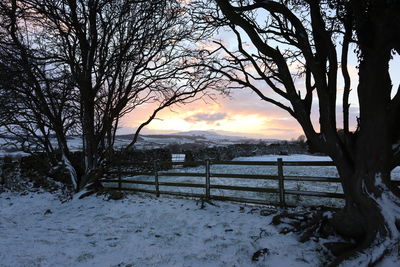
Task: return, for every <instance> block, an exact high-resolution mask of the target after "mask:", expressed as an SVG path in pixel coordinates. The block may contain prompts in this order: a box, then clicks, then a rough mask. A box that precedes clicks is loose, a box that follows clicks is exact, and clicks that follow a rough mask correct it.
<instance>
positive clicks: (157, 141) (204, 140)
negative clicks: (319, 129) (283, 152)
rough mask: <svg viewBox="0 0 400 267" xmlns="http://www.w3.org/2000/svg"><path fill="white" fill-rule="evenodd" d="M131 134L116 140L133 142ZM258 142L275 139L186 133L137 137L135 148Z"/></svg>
mask: <svg viewBox="0 0 400 267" xmlns="http://www.w3.org/2000/svg"><path fill="white" fill-rule="evenodd" d="M133 137H134V135H133V134H125V135H118V136H117V137H116V140H117V141H119V142H121V143H125V142H129V140H133ZM260 141H262V142H265V143H276V142H279V141H280V140H276V139H259V138H249V137H244V136H232V135H222V134H219V133H216V132H212V131H187V132H177V133H172V134H149V135H139V138H138V141H137V147H154V148H155V147H162V146H165V145H170V144H201V145H205V146H218V145H230V144H242V143H247V144H256V143H259V142H260Z"/></svg>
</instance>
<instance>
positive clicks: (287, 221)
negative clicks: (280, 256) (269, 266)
mask: <svg viewBox="0 0 400 267" xmlns="http://www.w3.org/2000/svg"><path fill="white" fill-rule="evenodd" d="M331 214H332V210H330V209H327V208H323V207H318V208H316V209H312V210H307V211H303V212H296V213H288V212H284V213H281V214H279V215H276V216H274V217H273V219H272V222H271V224H273V225H277V226H278V225H279V226H280V228H281V230H280V232H281V233H283V234H287V233H290V232H294V233H297V234H299V241H300V242H302V243H304V242H306V241H308V240H310V239H311V238H319V237H322V238H327V237H328V236H330V235H334V234H335V231H334V229H333V227H332V225H331V224H330V221H329V218H330V216H331Z"/></svg>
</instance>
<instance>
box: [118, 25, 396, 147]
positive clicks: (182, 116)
mask: <svg viewBox="0 0 400 267" xmlns="http://www.w3.org/2000/svg"><path fill="white" fill-rule="evenodd" d="M219 38H222V39H223V40H224V41H225V42H227V43H229V44H230V45H231V46H232V45H235V44H236V41H235V38H233V37H232V36H230V35H229V33H223V34H221V35H220V36H219ZM339 48H340V47H339ZM339 48H338V49H339ZM352 50H353V49H350V51H352ZM338 55H340V53H338ZM357 65H358V63H357V58H356V56H355V55H354V54H350V56H349V64H348V68H349V72H350V76H351V78H352V84H351V88H352V91H351V94H350V104H351V107H350V128H351V129H353V130H354V129H355V128H356V117H357V116H358V100H357V96H356V89H357V83H358V70H357V68H356V66H357ZM390 72H391V77H392V82H393V85H394V88H396V89H395V90H394V91H393V92H394V93H395V92H396V91H397V88H398V86H399V82H400V57H399V56H398V55H396V56H395V57H394V60H392V61H391V63H390ZM339 73H340V72H339ZM265 86H266V85H265ZM299 86H300V87H301V86H303V85H302V83H299ZM342 87H343V80H342V77H341V75H340V74H339V77H338V88H339V89H338V96H337V99H338V101H337V120H338V128H340V125H341V122H342V108H341V99H342V93H343V90H342V89H340V88H342ZM213 93H215V92H213ZM153 108H154V107H153V106H152V105H150V104H149V105H146V106H143V107H141V108H140V109H139V110H135V111H133V112H132V113H130V114H128V115H127V116H125V117H124V118H123V119H122V121H121V123H120V126H121V129H120V131H119V132H120V133H122V134H129V133H134V130H135V128H136V127H138V125H139V124H140V123H141V122H142V121H145V120H146V119H147V118H148V117H149V114H151V112H152V110H153ZM318 119H319V118H318V103H317V101H315V102H314V103H313V108H312V121H313V123H314V126H315V128H316V130H317V131H318ZM185 131H214V132H217V133H220V134H226V135H236V136H246V137H253V138H269V139H285V140H289V139H293V138H297V137H298V136H300V135H302V134H303V132H302V129H301V127H300V125H299V124H298V123H297V121H296V120H295V119H294V118H292V117H291V116H290V115H289V114H288V113H287V112H286V111H284V110H281V109H279V108H278V107H276V106H274V105H272V104H270V103H267V102H265V101H262V100H261V99H260V98H259V97H258V96H257V95H256V94H255V93H253V92H252V91H251V90H250V89H242V90H234V91H231V94H230V96H229V97H227V96H222V95H218V94H217V95H215V99H214V100H211V99H200V100H197V101H194V102H192V103H190V104H185V105H180V106H176V105H175V106H173V107H172V108H170V109H167V110H163V111H161V112H160V113H159V114H158V116H157V118H156V119H155V120H153V121H152V122H151V123H150V124H149V125H148V126H146V127H145V128H144V129H143V130H142V133H143V134H168V133H177V132H185Z"/></svg>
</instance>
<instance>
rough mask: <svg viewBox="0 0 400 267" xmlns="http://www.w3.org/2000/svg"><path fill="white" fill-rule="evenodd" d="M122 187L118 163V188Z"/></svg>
mask: <svg viewBox="0 0 400 267" xmlns="http://www.w3.org/2000/svg"><path fill="white" fill-rule="evenodd" d="M121 189H122V174H121V163H119V165H118V190H121Z"/></svg>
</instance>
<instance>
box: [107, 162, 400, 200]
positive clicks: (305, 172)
mask: <svg viewBox="0 0 400 267" xmlns="http://www.w3.org/2000/svg"><path fill="white" fill-rule="evenodd" d="M277 158H282V159H283V161H284V162H285V161H330V158H329V157H324V156H312V155H289V156H280V155H279V156H278V155H264V156H255V157H240V158H236V159H234V161H276V160H277ZM283 170H284V175H285V176H312V177H331V178H338V173H337V170H336V168H335V167H333V166H332V167H330V166H305V167H302V166H284V169H283ZM167 172H182V173H204V172H205V168H204V166H199V167H196V168H177V169H173V170H170V171H167ZM211 173H214V174H216V173H218V174H252V175H277V173H278V170H277V167H276V166H244V165H212V166H211ZM392 176H393V179H396V180H400V168H399V167H398V168H396V169H395V170H394V171H393V172H392ZM124 179H127V180H139V181H154V176H135V177H126V178H124ZM159 181H160V182H181V183H197V184H204V183H205V178H203V177H185V176H177V177H169V176H162V174H160V176H159ZM109 185H110V186H116V184H109ZM211 185H231V186H232V185H233V186H246V187H258V188H275V189H276V188H278V182H277V181H276V180H249V179H237V178H235V179H227V178H218V177H211ZM123 186H124V187H130V188H141V189H147V190H154V186H152V185H133V184H123ZM285 189H287V190H298V191H315V192H327V193H343V190H342V187H341V185H340V183H327V182H297V181H285ZM160 190H162V191H173V192H189V193H194V194H204V189H203V188H183V187H181V188H177V187H167V186H160ZM211 195H218V196H230V197H242V198H250V199H257V200H262V201H265V202H266V203H277V202H278V201H279V199H278V194H275V193H263V192H242V191H233V190H223V189H211ZM286 202H287V203H288V204H289V205H295V206H297V205H304V206H310V205H326V206H331V207H341V206H342V205H343V204H344V201H343V200H341V199H334V198H327V197H311V196H296V195H289V194H288V195H286Z"/></svg>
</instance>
